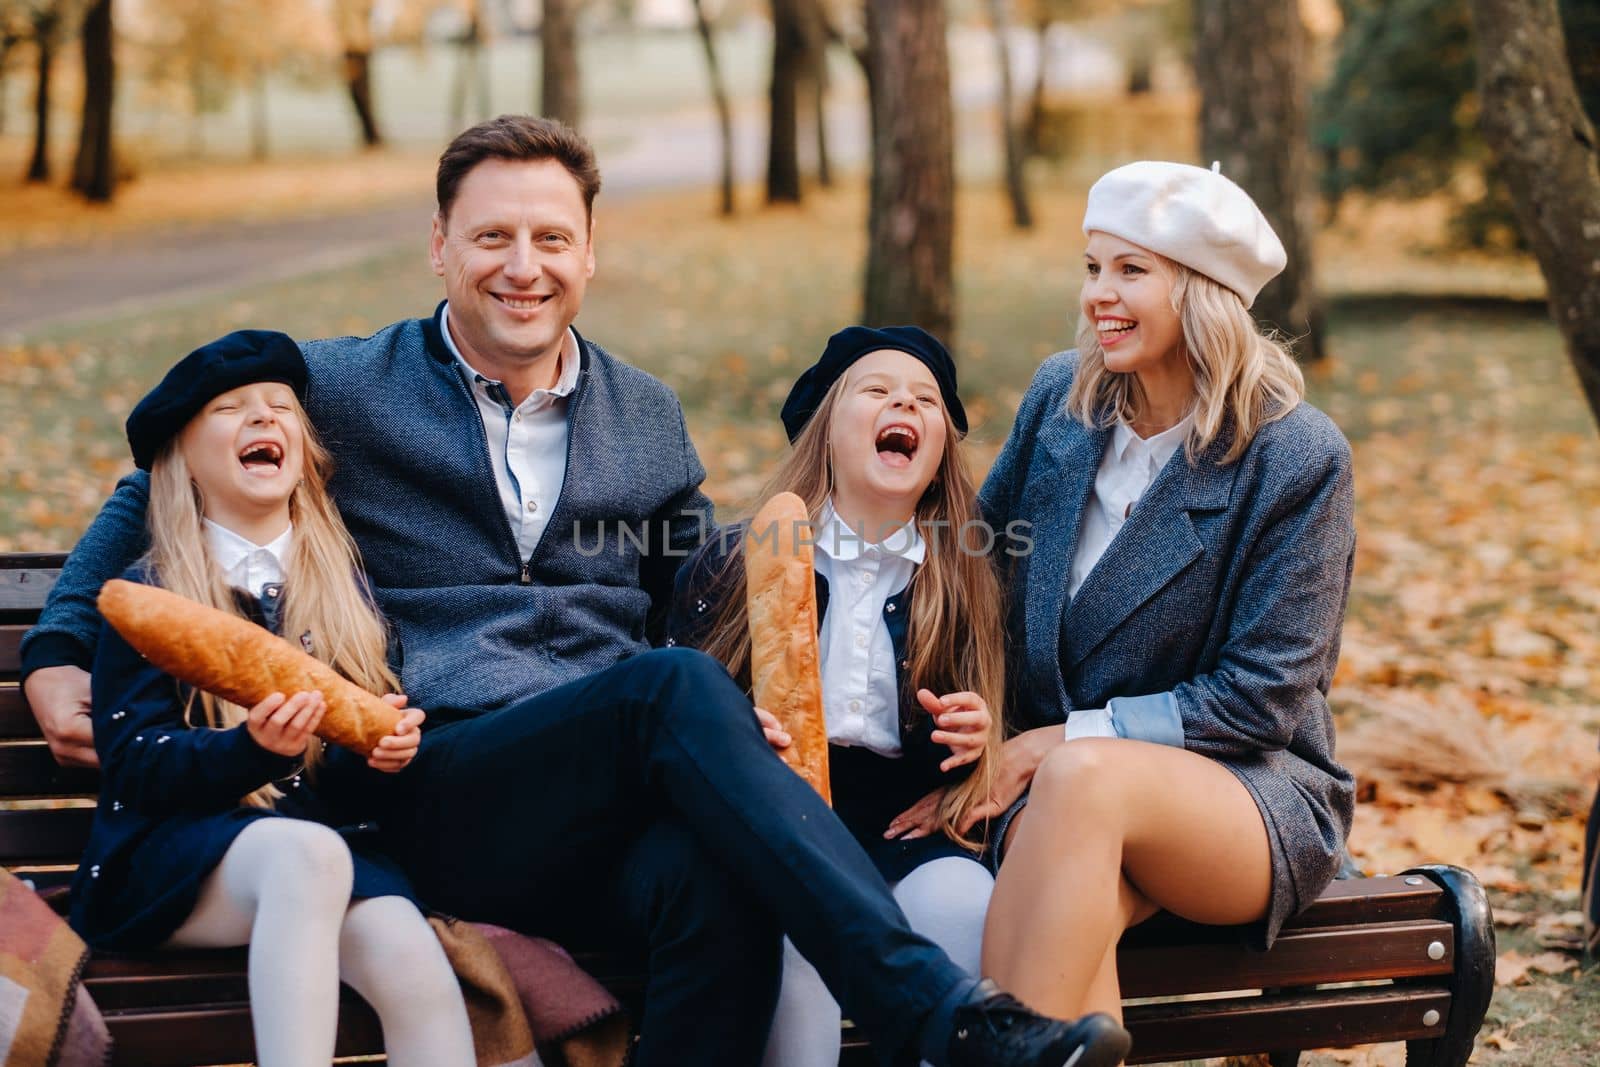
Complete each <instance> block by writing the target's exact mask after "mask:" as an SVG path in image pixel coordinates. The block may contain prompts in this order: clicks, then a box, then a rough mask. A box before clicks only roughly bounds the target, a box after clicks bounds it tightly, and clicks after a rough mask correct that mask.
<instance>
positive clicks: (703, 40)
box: [694, 0, 735, 215]
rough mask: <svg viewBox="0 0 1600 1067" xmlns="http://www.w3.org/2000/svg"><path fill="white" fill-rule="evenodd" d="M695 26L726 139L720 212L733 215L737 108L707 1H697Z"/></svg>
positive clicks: (723, 140) (719, 125)
mask: <svg viewBox="0 0 1600 1067" xmlns="http://www.w3.org/2000/svg"><path fill="white" fill-rule="evenodd" d="M694 20H695V25H696V26H697V27H698V28H699V30H700V44H701V45H702V46H703V47H704V48H705V53H706V73H707V74H708V75H710V79H711V100H712V103H714V104H715V105H716V107H717V132H718V134H719V135H720V136H721V138H722V188H721V195H722V201H721V205H720V208H719V209H720V210H721V212H722V214H724V215H732V214H733V213H734V210H735V205H734V202H733V109H732V108H731V107H730V106H729V104H728V88H727V86H726V85H724V84H723V83H722V65H721V64H720V63H718V62H717V42H716V39H715V37H714V36H713V35H712V33H711V20H710V19H708V18H706V4H705V0H694Z"/></svg>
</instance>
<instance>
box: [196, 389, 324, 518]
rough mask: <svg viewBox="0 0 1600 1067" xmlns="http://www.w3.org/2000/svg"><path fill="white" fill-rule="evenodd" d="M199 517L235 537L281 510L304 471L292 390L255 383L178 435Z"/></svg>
mask: <svg viewBox="0 0 1600 1067" xmlns="http://www.w3.org/2000/svg"><path fill="white" fill-rule="evenodd" d="M178 448H179V450H180V451H181V452H182V453H183V458H184V462H185V464H186V465H187V466H188V468H189V476H190V478H192V479H193V480H194V483H195V485H196V486H198V487H199V489H200V499H201V500H202V501H204V505H205V515H206V517H207V518H208V519H211V520H212V521H213V522H217V523H221V524H222V525H223V526H227V527H228V528H229V529H233V530H236V531H237V530H238V529H239V524H248V523H252V522H255V521H258V520H260V519H261V518H263V517H267V516H271V515H274V514H277V513H278V512H279V511H280V510H284V511H286V510H287V508H288V505H289V497H290V496H291V495H292V494H293V493H294V490H295V486H297V485H298V484H299V483H300V475H301V472H302V471H303V469H304V467H305V432H304V430H303V429H302V428H301V422H300V405H299V403H298V401H296V399H295V395H294V390H292V389H290V388H289V387H288V386H287V385H284V384H283V383H282V382H255V383H253V384H250V385H242V386H240V387H239V388H237V389H230V390H229V391H228V392H226V393H222V394H221V395H219V396H217V397H215V398H213V399H212V400H211V401H210V402H209V403H208V404H206V406H205V407H203V408H201V409H200V413H199V414H198V415H196V416H195V417H194V418H192V419H190V420H189V424H188V425H187V426H185V427H184V428H183V432H182V433H181V434H180V435H179V436H178Z"/></svg>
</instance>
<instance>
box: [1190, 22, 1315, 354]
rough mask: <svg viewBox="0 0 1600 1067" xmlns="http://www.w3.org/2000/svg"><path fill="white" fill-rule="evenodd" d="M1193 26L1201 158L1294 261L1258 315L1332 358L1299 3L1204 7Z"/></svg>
mask: <svg viewBox="0 0 1600 1067" xmlns="http://www.w3.org/2000/svg"><path fill="white" fill-rule="evenodd" d="M1194 20H1195V75H1196V81H1197V82H1198V83H1199V86H1200V146H1201V152H1202V154H1203V157H1204V158H1205V159H1206V160H1217V161H1220V162H1221V164H1222V173H1223V174H1225V175H1227V176H1228V177H1229V178H1232V179H1233V180H1234V181H1235V182H1237V183H1238V184H1239V185H1240V186H1242V187H1243V188H1244V190H1245V191H1246V192H1248V193H1249V194H1250V195H1251V196H1252V197H1254V198H1255V201H1256V203H1257V204H1258V205H1260V207H1261V211H1262V213H1263V214H1265V215H1266V217H1267V220H1268V221H1269V222H1271V223H1272V228H1273V229H1274V230H1276V231H1277V233H1278V237H1279V238H1280V239H1281V240H1282V241H1283V247H1284V250H1285V251H1286V252H1287V253H1288V256H1289V265H1288V267H1287V269H1285V270H1284V272H1283V273H1282V274H1281V275H1279V276H1278V277H1277V279H1275V280H1274V281H1272V282H1271V283H1269V284H1268V285H1267V287H1266V288H1265V289H1263V290H1262V292H1261V295H1260V296H1259V297H1257V298H1256V303H1255V307H1254V309H1253V310H1254V313H1255V316H1256V318H1257V319H1260V320H1261V321H1263V322H1265V323H1267V324H1269V325H1271V326H1273V327H1276V328H1277V329H1279V330H1281V331H1282V332H1283V333H1285V334H1287V335H1288V336H1290V337H1292V338H1295V339H1296V343H1295V348H1296V350H1297V353H1298V355H1299V356H1300V358H1301V359H1302V360H1304V361H1306V362H1315V361H1317V360H1320V359H1321V358H1322V357H1323V356H1324V355H1325V354H1326V353H1325V351H1324V346H1323V336H1324V323H1323V307H1322V301H1321V299H1320V298H1319V297H1318V295H1317V291H1316V286H1315V284H1314V279H1315V272H1314V270H1313V260H1312V234H1313V231H1314V220H1313V217H1312V199H1311V195H1310V194H1311V167H1310V146H1309V143H1308V137H1307V120H1306V109H1307V95H1308V94H1307V91H1306V85H1305V82H1304V80H1303V77H1302V73H1301V72H1302V71H1303V70H1304V69H1305V62H1304V59H1303V57H1304V54H1305V51H1306V49H1305V30H1304V27H1302V26H1301V23H1300V11H1299V6H1298V3H1297V0H1206V2H1203V3H1197V4H1196V5H1195V9H1194Z"/></svg>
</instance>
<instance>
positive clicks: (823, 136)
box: [804, 0, 833, 188]
mask: <svg viewBox="0 0 1600 1067" xmlns="http://www.w3.org/2000/svg"><path fill="white" fill-rule="evenodd" d="M804 4H805V11H804V14H805V33H806V73H805V78H804V81H805V83H806V87H807V88H808V89H809V90H810V91H811V113H812V121H813V123H814V130H813V132H814V133H815V134H816V139H817V184H818V185H820V186H822V187H824V188H829V187H831V186H832V185H833V157H832V153H830V152H829V151H828V89H829V87H830V82H829V80H828V40H829V38H830V37H831V36H832V33H833V30H832V27H830V26H829V25H828V17H827V12H825V11H824V10H823V7H822V4H823V0H804Z"/></svg>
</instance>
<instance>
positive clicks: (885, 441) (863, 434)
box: [828, 348, 945, 540]
mask: <svg viewBox="0 0 1600 1067" xmlns="http://www.w3.org/2000/svg"><path fill="white" fill-rule="evenodd" d="M828 441H829V454H830V458H831V459H832V460H833V483H834V492H835V494H836V495H837V496H838V497H839V499H840V500H841V501H845V502H849V501H866V500H873V499H876V500H880V501H882V502H884V503H888V502H895V503H898V504H907V505H908V506H909V507H911V508H914V507H915V506H916V502H917V501H918V500H920V499H921V498H922V494H923V493H924V492H925V491H926V490H927V488H928V485H929V484H930V483H931V482H932V481H933V479H934V476H935V475H937V474H938V472H939V464H940V462H941V461H942V460H943V459H944V446H945V413H944V403H943V400H942V398H941V396H940V394H939V384H938V382H936V381H935V380H934V377H933V372H932V371H931V370H929V369H928V368H927V366H926V365H925V364H924V363H922V361H920V360H918V359H916V358H915V357H914V356H911V355H908V354H907V353H905V352H901V351H898V350H895V349H887V348H885V349H879V350H878V351H876V352H869V353H868V354H867V355H865V356H862V357H861V358H860V359H858V360H856V362H855V363H853V364H851V366H850V369H849V370H848V371H846V372H845V376H844V383H843V385H842V387H841V391H840V393H839V398H838V401H837V402H836V403H835V404H834V408H833V417H832V419H831V420H830V422H829V427H828ZM845 521H846V522H849V521H851V516H849V515H846V516H845ZM858 532H859V533H861V534H862V535H863V536H864V537H867V538H869V539H872V540H876V539H877V537H876V535H877V533H878V531H872V530H861V531H858Z"/></svg>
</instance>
